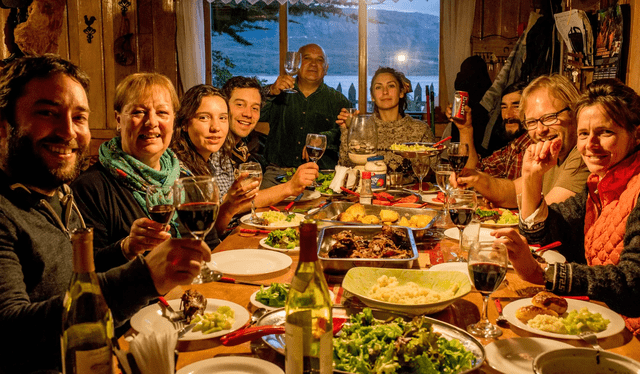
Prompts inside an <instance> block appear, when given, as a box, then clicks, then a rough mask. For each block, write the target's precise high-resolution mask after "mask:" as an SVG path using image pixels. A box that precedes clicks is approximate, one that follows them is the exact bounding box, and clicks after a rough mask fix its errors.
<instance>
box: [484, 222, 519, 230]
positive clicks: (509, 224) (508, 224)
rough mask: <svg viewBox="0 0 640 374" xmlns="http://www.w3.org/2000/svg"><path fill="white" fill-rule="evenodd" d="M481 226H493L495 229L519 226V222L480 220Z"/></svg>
mask: <svg viewBox="0 0 640 374" xmlns="http://www.w3.org/2000/svg"><path fill="white" fill-rule="evenodd" d="M480 226H482V227H491V228H494V229H502V228H505V227H518V224H517V223H486V222H480Z"/></svg>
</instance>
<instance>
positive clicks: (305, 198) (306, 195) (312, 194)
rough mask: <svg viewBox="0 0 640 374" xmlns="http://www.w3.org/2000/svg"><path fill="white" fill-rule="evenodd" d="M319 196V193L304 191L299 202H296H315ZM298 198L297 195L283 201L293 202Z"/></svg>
mask: <svg viewBox="0 0 640 374" xmlns="http://www.w3.org/2000/svg"><path fill="white" fill-rule="evenodd" d="M320 196H322V194H321V193H320V192H319V191H315V190H314V191H309V190H304V191H303V192H302V197H301V198H300V200H298V201H309V200H315V199H317V198H319V197H320ZM296 197H298V195H296V196H289V197H287V198H286V199H284V201H293V200H295V198H296Z"/></svg>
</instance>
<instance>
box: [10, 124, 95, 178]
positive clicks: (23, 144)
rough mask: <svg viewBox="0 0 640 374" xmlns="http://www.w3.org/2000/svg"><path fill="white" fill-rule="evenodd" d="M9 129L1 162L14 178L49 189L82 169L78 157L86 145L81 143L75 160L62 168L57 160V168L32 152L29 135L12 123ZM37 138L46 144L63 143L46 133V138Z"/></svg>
mask: <svg viewBox="0 0 640 374" xmlns="http://www.w3.org/2000/svg"><path fill="white" fill-rule="evenodd" d="M10 132H11V135H10V137H9V139H8V152H7V155H6V163H5V165H6V168H7V172H8V173H9V175H11V177H12V179H13V180H14V181H15V182H19V183H22V184H25V185H28V186H33V187H38V188H41V189H45V190H53V189H56V188H58V187H60V186H61V185H62V184H63V183H69V182H71V181H72V180H74V179H75V178H76V177H77V176H78V175H79V174H80V172H81V171H82V160H83V159H84V156H85V155H86V153H87V151H88V147H86V146H85V147H84V148H81V149H79V150H78V154H77V157H76V163H75V165H74V166H73V167H72V168H70V169H69V168H65V169H67V170H62V168H63V165H62V164H61V165H60V166H59V167H58V168H56V169H54V170H51V169H49V167H48V166H47V164H46V162H45V161H44V160H43V159H42V158H41V157H40V156H39V155H38V154H36V152H35V145H34V144H33V141H32V139H31V138H29V137H28V136H24V135H21V134H20V133H19V131H17V130H16V128H15V127H13V128H12V129H11V131H10ZM40 142H46V143H50V144H65V143H66V142H65V141H64V140H62V139H61V138H60V137H58V136H50V137H48V138H46V139H41V140H40Z"/></svg>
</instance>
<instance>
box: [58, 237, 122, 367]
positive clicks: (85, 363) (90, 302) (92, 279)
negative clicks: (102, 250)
mask: <svg viewBox="0 0 640 374" xmlns="http://www.w3.org/2000/svg"><path fill="white" fill-rule="evenodd" d="M71 241H72V243H73V275H72V276H71V283H70V285H69V289H68V290H67V292H66V294H65V296H64V300H63V304H62V305H63V306H62V307H63V310H62V336H61V337H60V344H61V347H62V372H63V373H66V374H71V373H78V374H79V373H94V374H103V373H109V374H112V373H113V356H112V350H111V339H112V338H113V335H114V328H113V318H112V316H111V311H110V310H109V307H108V306H107V302H106V301H105V299H104V296H103V295H102V290H101V289H100V284H99V283H98V277H97V276H96V273H95V265H94V263H93V229H91V228H86V229H77V230H74V231H73V232H72V234H71Z"/></svg>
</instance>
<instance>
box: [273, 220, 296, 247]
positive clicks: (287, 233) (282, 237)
mask: <svg viewBox="0 0 640 374" xmlns="http://www.w3.org/2000/svg"><path fill="white" fill-rule="evenodd" d="M294 217H295V215H294ZM265 243H267V244H268V245H270V246H272V247H274V248H282V249H293V248H295V247H298V246H300V234H299V233H298V230H296V229H293V228H289V229H286V230H273V231H271V232H270V233H269V235H268V236H267V240H265Z"/></svg>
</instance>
